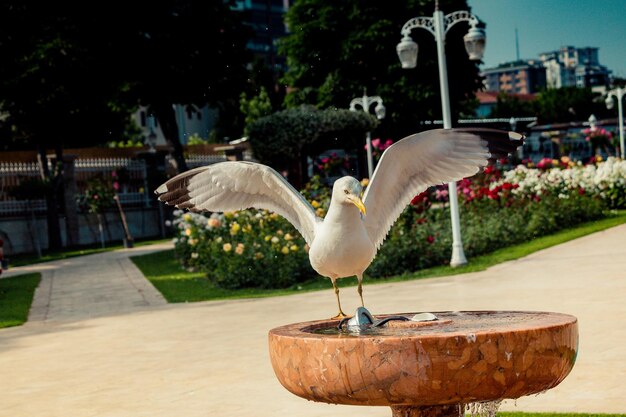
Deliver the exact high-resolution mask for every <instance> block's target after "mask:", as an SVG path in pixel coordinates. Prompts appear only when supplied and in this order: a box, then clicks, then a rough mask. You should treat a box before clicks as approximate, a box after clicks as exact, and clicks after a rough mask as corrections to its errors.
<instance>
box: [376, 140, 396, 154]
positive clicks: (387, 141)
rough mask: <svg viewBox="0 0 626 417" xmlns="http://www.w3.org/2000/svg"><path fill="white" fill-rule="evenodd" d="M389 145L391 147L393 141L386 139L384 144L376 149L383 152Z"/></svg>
mask: <svg viewBox="0 0 626 417" xmlns="http://www.w3.org/2000/svg"><path fill="white" fill-rule="evenodd" d="M391 145H393V141H392V140H391V139H387V140H386V141H385V143H384V144H383V145H381V146H380V148H378V149H380V150H381V151H384V150H385V149H387V148H388V147H390V146H391Z"/></svg>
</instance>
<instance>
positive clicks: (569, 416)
mask: <svg viewBox="0 0 626 417" xmlns="http://www.w3.org/2000/svg"><path fill="white" fill-rule="evenodd" d="M497 415H498V416H499V417H626V414H587V413H521V412H510V413H504V412H502V413H501V412H498V414H497Z"/></svg>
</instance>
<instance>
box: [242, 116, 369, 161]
mask: <svg viewBox="0 0 626 417" xmlns="http://www.w3.org/2000/svg"><path fill="white" fill-rule="evenodd" d="M377 124H378V121H377V120H376V118H374V117H373V116H371V115H368V114H366V113H364V112H352V111H349V110H345V109H335V108H331V109H326V110H318V109H317V108H315V107H314V106H305V105H303V106H299V107H295V108H292V109H288V110H284V111H280V112H277V113H274V114H272V115H270V116H266V117H262V118H260V119H258V120H256V121H255V122H253V123H252V124H250V125H249V126H248V131H249V138H250V143H251V145H252V149H253V151H254V155H255V156H256V157H257V158H258V159H259V160H260V161H261V162H263V163H266V164H268V165H271V166H273V167H274V168H277V169H279V170H280V169H289V168H290V167H291V168H292V164H293V162H294V161H295V162H296V163H297V162H298V161H301V159H302V158H303V157H306V156H307V153H315V152H316V151H317V152H319V151H320V150H324V149H328V148H333V147H337V143H340V144H341V145H340V146H341V147H344V148H346V149H350V148H355V147H357V146H362V145H361V144H362V142H363V135H364V133H365V132H367V131H370V130H373V129H374V128H375V127H376V125H377Z"/></svg>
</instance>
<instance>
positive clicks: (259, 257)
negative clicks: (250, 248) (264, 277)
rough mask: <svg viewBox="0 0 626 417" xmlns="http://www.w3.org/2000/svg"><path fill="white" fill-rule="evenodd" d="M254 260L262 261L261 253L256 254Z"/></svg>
mask: <svg viewBox="0 0 626 417" xmlns="http://www.w3.org/2000/svg"><path fill="white" fill-rule="evenodd" d="M254 259H263V254H262V253H261V252H257V253H255V254H254Z"/></svg>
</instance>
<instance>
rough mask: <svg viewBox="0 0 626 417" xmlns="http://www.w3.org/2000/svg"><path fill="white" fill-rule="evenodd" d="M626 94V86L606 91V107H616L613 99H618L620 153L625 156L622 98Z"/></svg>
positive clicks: (622, 156)
mask: <svg viewBox="0 0 626 417" xmlns="http://www.w3.org/2000/svg"><path fill="white" fill-rule="evenodd" d="M624 95H626V88H622V87H618V88H614V89H613V90H611V91H609V92H608V93H606V101H605V103H606V107H607V108H608V109H609V110H611V109H612V108H613V107H615V103H614V102H613V99H617V118H618V119H619V154H620V156H621V158H622V159H625V158H624V108H623V106H622V100H623V98H624Z"/></svg>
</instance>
